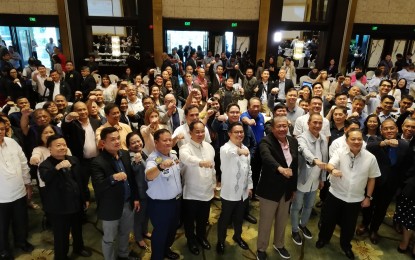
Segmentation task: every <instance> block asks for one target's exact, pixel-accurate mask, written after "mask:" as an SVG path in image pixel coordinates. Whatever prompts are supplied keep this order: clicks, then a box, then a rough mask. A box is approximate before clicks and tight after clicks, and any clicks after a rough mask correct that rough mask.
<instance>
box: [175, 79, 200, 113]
mask: <svg viewBox="0 0 415 260" xmlns="http://www.w3.org/2000/svg"><path fill="white" fill-rule="evenodd" d="M194 87H196V88H199V89H200V86H199V85H198V84H196V83H194V82H193V75H192V74H190V73H186V74H185V76H184V82H183V84H181V85H180V88H179V93H178V99H179V100H180V102H181V104H182V107H183V106H184V104H186V99H187V97H188V96H189V88H190V89H193V88H194Z"/></svg>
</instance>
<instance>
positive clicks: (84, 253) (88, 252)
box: [74, 248, 92, 257]
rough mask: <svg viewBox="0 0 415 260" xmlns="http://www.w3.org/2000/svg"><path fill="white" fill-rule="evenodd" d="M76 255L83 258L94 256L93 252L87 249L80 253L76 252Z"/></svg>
mask: <svg viewBox="0 0 415 260" xmlns="http://www.w3.org/2000/svg"><path fill="white" fill-rule="evenodd" d="M74 254H77V255H80V256H83V257H90V256H91V255H92V253H91V251H89V250H87V249H85V248H84V249H82V250H80V251H74Z"/></svg>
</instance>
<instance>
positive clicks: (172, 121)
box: [158, 94, 186, 133]
mask: <svg viewBox="0 0 415 260" xmlns="http://www.w3.org/2000/svg"><path fill="white" fill-rule="evenodd" d="M158 110H159V112H160V121H161V123H162V124H165V125H167V129H168V130H169V131H170V132H171V133H173V132H174V130H176V128H178V127H179V126H181V125H183V124H185V123H186V118H185V115H184V111H183V109H181V108H178V107H177V101H176V98H175V97H174V95H173V94H167V95H166V96H165V97H164V105H162V106H160V107H159V108H158Z"/></svg>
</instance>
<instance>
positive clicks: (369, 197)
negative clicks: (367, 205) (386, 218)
mask: <svg viewBox="0 0 415 260" xmlns="http://www.w3.org/2000/svg"><path fill="white" fill-rule="evenodd" d="M365 197H366V198H368V199H369V200H373V197H372V196H369V195H367V194H366V195H365Z"/></svg>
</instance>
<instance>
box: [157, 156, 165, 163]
mask: <svg viewBox="0 0 415 260" xmlns="http://www.w3.org/2000/svg"><path fill="white" fill-rule="evenodd" d="M162 161H163V158H161V157H160V156H159V157H157V158H156V163H157V164H160V163H161V162H162Z"/></svg>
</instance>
